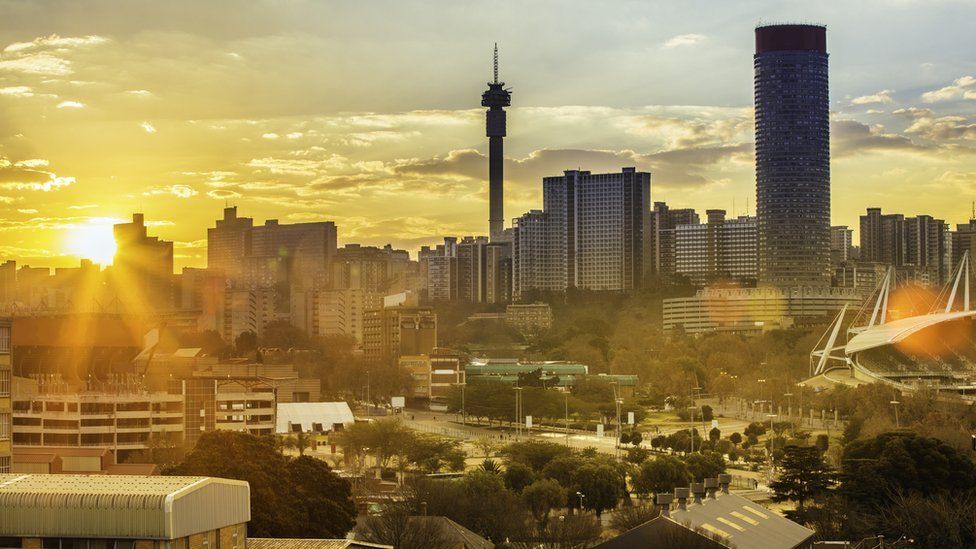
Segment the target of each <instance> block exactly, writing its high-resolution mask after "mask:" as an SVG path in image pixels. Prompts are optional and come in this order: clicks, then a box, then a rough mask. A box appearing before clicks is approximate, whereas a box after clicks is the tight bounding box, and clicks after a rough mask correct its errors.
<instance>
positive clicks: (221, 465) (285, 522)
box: [163, 431, 356, 538]
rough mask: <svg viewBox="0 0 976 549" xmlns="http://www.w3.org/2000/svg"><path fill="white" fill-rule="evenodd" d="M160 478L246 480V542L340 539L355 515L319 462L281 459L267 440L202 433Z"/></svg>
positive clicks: (344, 490)
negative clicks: (248, 510) (248, 498)
mask: <svg viewBox="0 0 976 549" xmlns="http://www.w3.org/2000/svg"><path fill="white" fill-rule="evenodd" d="M237 456H247V459H238V458H237ZM163 473H164V474H166V475H181V476H186V475H192V476H210V477H221V478H230V479H237V480H244V481H247V482H248V484H249V485H250V488H251V520H250V522H248V525H247V530H248V535H249V536H250V537H281V538H287V537H292V538H306V537H312V538H335V537H345V535H346V533H347V532H348V531H349V529H350V528H352V525H353V523H354V518H355V516H356V509H355V505H354V504H353V502H352V499H351V496H350V494H351V488H350V486H349V483H348V482H347V481H345V480H344V479H342V478H340V477H339V476H338V475H336V474H335V473H333V472H332V470H331V469H330V468H329V466H328V465H327V464H326V463H325V462H323V461H320V460H317V459H314V458H311V457H307V456H306V457H298V458H289V457H286V456H284V455H282V454H281V453H280V452H279V451H278V445H277V442H276V441H275V439H274V437H270V436H266V437H258V436H255V435H250V434H246V433H238V432H234V431H213V432H209V433H205V434H203V435H201V437H200V440H199V441H198V442H197V444H196V446H195V447H194V448H193V450H192V451H191V452H190V453H189V454H187V456H186V459H185V460H184V461H183V462H182V463H180V464H179V465H177V466H175V467H171V468H168V469H166V470H164V471H163Z"/></svg>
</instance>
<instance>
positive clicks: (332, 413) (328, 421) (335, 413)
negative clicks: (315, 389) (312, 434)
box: [275, 402, 356, 433]
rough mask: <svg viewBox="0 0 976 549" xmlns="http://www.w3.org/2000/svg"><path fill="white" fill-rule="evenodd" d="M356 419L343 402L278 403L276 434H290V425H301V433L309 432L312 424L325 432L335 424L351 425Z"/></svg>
mask: <svg viewBox="0 0 976 549" xmlns="http://www.w3.org/2000/svg"><path fill="white" fill-rule="evenodd" d="M355 421H356V418H355V417H353V415H352V410H350V409H349V405H348V404H346V403H345V402H279V403H278V414H277V420H276V422H275V432H276V433H291V432H292V430H291V428H290V427H289V424H291V425H301V426H302V431H306V432H307V431H311V430H312V424H313V423H319V424H321V425H322V428H323V429H325V430H330V429H332V426H333V425H334V424H336V423H341V424H343V425H352V424H353V423H354V422H355Z"/></svg>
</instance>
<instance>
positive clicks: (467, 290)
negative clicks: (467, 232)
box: [457, 236, 488, 303]
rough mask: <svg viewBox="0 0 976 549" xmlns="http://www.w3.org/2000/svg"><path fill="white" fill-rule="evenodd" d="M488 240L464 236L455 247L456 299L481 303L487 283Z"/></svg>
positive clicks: (484, 296) (480, 237) (482, 237)
mask: <svg viewBox="0 0 976 549" xmlns="http://www.w3.org/2000/svg"><path fill="white" fill-rule="evenodd" d="M487 253H488V238H487V237H484V236H479V237H472V236H466V237H464V238H462V239H461V241H460V242H458V246H457V299H458V300H460V301H470V302H472V303H483V302H484V301H485V298H486V295H485V293H486V291H487V283H488V269H487V263H488V257H487Z"/></svg>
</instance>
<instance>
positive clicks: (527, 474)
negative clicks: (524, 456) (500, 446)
mask: <svg viewBox="0 0 976 549" xmlns="http://www.w3.org/2000/svg"><path fill="white" fill-rule="evenodd" d="M503 478H504V479H505V486H506V487H507V488H508V489H509V490H511V491H513V492H515V493H516V494H521V493H522V490H523V489H524V488H525V487H526V486H528V485H530V484H532V483H533V482H534V481H535V471H533V470H532V468H531V467H529V466H528V465H525V464H523V463H519V462H517V461H516V462H513V463H509V464H508V466H507V467H505V473H504V475H503Z"/></svg>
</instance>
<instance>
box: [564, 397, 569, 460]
mask: <svg viewBox="0 0 976 549" xmlns="http://www.w3.org/2000/svg"><path fill="white" fill-rule="evenodd" d="M563 396H564V397H565V398H566V446H569V387H566V388H565V390H564V391H563Z"/></svg>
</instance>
